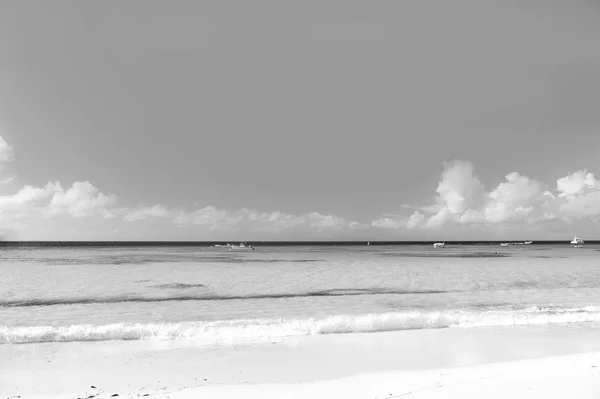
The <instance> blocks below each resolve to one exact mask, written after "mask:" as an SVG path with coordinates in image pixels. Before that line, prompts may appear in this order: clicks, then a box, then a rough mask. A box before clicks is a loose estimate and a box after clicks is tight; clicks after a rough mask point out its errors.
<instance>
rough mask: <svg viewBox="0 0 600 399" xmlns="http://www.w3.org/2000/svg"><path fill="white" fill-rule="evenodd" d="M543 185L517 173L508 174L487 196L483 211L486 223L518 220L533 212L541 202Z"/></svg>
mask: <svg viewBox="0 0 600 399" xmlns="http://www.w3.org/2000/svg"><path fill="white" fill-rule="evenodd" d="M542 194H543V185H542V184H541V183H540V182H537V181H535V180H531V179H529V178H528V177H526V176H521V175H520V174H518V173H516V172H515V173H510V174H508V175H507V176H506V181H505V182H503V183H500V184H499V185H498V187H496V188H495V189H494V190H493V191H492V192H490V193H489V194H488V202H487V204H486V206H485V209H484V211H483V216H484V220H485V221H486V222H488V223H502V222H506V221H511V220H520V219H523V218H525V217H527V216H528V215H530V214H531V213H532V212H533V211H534V207H535V206H537V205H539V203H540V202H541V201H542V198H541V197H542Z"/></svg>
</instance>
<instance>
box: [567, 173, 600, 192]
mask: <svg viewBox="0 0 600 399" xmlns="http://www.w3.org/2000/svg"><path fill="white" fill-rule="evenodd" d="M598 188H600V182H599V181H598V180H596V178H595V177H594V174H593V173H588V172H587V170H580V171H577V172H575V173H572V174H570V175H567V176H565V177H561V178H560V179H558V180H557V181H556V189H557V190H558V191H559V193H560V194H559V196H561V197H565V196H566V197H568V196H576V195H579V194H582V193H583V192H584V191H585V190H586V189H592V190H594V189H598Z"/></svg>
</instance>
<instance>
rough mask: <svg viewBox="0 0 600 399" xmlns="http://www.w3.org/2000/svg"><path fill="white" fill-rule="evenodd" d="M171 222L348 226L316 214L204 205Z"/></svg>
mask: <svg viewBox="0 0 600 399" xmlns="http://www.w3.org/2000/svg"><path fill="white" fill-rule="evenodd" d="M174 223H175V224H176V225H178V226H180V227H183V226H189V225H203V226H207V227H208V228H209V229H210V230H211V231H214V230H218V229H219V230H223V229H224V230H235V229H238V228H239V227H241V226H243V227H245V228H248V229H256V230H270V231H281V230H286V229H294V228H306V229H312V230H317V231H321V230H330V229H341V228H343V227H349V224H348V223H346V221H345V220H344V219H343V218H340V217H337V216H334V215H323V214H321V213H318V212H312V213H307V214H303V215H292V214H287V213H283V212H278V211H276V212H259V211H255V210H250V209H247V208H242V209H239V210H226V209H219V208H217V207H215V206H206V207H204V208H201V209H198V210H196V211H193V212H180V213H179V214H178V215H177V216H176V217H175V218H174Z"/></svg>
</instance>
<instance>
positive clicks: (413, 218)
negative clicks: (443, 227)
mask: <svg viewBox="0 0 600 399" xmlns="http://www.w3.org/2000/svg"><path fill="white" fill-rule="evenodd" d="M424 219H425V215H423V214H422V213H421V212H420V211H415V212H414V213H413V214H412V215H410V217H409V218H408V221H407V222H406V227H407V228H409V229H414V228H415V227H417V226H419V225H420V224H421V223H422V222H423V220H424Z"/></svg>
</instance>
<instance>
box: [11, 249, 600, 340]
mask: <svg viewBox="0 0 600 399" xmlns="http://www.w3.org/2000/svg"><path fill="white" fill-rule="evenodd" d="M599 251H600V245H598V244H586V245H585V246H584V247H582V248H573V247H572V246H570V245H557V244H553V245H551V244H536V243H534V244H532V245H522V244H515V245H510V246H508V247H501V246H500V245H498V244H493V245H492V244H480V245H461V244H453V245H447V246H446V247H445V248H439V249H433V247H432V246H431V245H430V244H427V245H425V244H423V245H370V246H367V245H290V246H285V245H276V246H275V245H257V246H256V248H255V250H247V249H246V250H242V249H236V250H230V249H229V248H227V247H207V246H200V245H190V246H186V245H173V246H169V245H135V244H130V245H95V246H88V245H79V246H69V245H25V246H24V245H3V246H0V344H25V343H32V342H65V341H102V340H163V341H172V340H179V341H184V340H185V341H190V342H195V343H198V344H200V345H214V344H231V343H233V344H235V343H243V342H268V341H269V340H273V339H278V338H282V337H287V336H298V335H316V334H334V333H358V332H376V331H393V330H406V329H426V328H471V327H476V326H512V325H552V324H564V323H591V322H599V321H600V261H599V260H600V252H599Z"/></svg>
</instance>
